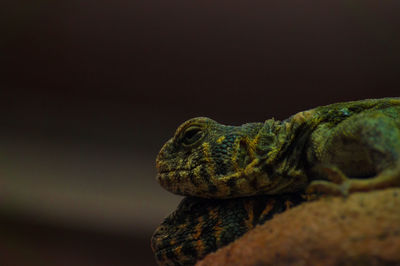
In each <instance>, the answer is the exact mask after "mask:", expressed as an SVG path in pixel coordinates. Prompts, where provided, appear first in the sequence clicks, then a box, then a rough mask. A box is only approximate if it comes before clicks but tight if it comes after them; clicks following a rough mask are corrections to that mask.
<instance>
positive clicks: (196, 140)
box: [156, 117, 276, 198]
mask: <svg viewBox="0 0 400 266" xmlns="http://www.w3.org/2000/svg"><path fill="white" fill-rule="evenodd" d="M268 121H269V123H273V120H268ZM268 129H269V127H268V123H267V122H266V123H248V124H244V125H241V126H226V125H222V124H219V123H217V122H216V121H214V120H212V119H209V118H205V117H198V118H193V119H190V120H188V121H186V122H184V123H183V124H182V125H181V126H179V127H178V129H177V130H176V133H175V135H174V137H173V138H172V139H170V140H169V141H168V142H167V143H166V144H165V145H164V146H163V147H162V149H161V150H160V152H159V154H158V156H157V159H156V166H157V170H158V175H157V180H158V182H159V183H160V184H161V186H163V187H164V188H165V189H167V190H169V191H171V192H173V193H175V194H180V195H186V196H199V197H207V198H232V197H241V196H250V195H255V194H261V193H260V190H261V189H263V188H265V187H268V186H270V185H271V181H270V179H269V177H268V174H267V171H265V169H262V165H261V164H262V162H264V161H265V158H266V155H267V154H268V153H269V151H271V150H273V148H271V147H273V146H274V144H275V142H276V140H275V135H274V134H272V133H271V134H268V132H267V131H268ZM266 132H267V133H266ZM264 191H265V190H264Z"/></svg>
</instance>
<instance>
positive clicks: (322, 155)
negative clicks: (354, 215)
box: [152, 98, 400, 265]
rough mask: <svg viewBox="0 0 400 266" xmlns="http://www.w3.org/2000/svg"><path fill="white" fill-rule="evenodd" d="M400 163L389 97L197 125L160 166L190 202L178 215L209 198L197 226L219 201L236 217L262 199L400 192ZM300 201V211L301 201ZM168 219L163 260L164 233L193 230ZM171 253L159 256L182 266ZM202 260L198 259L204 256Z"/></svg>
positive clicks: (186, 129) (395, 104) (166, 150)
mask: <svg viewBox="0 0 400 266" xmlns="http://www.w3.org/2000/svg"><path fill="white" fill-rule="evenodd" d="M399 160H400V98H383V99H367V100H361V101H352V102H342V103H335V104H331V105H326V106H320V107H316V108H313V109H310V110H307V111H302V112H299V113H297V114H295V115H292V116H291V117H289V118H287V119H285V120H283V121H279V120H275V119H268V120H266V121H264V122H255V123H247V124H243V125H241V126H230V125H222V124H219V123H217V122H216V121H214V120H212V119H210V118H206V117H197V118H193V119H190V120H188V121H186V122H184V123H183V124H182V125H180V126H179V127H178V129H177V130H176V132H175V135H174V136H173V138H172V139H170V140H169V141H167V142H166V143H165V144H164V146H163V147H162V148H161V150H160V152H159V154H158V156H157V158H156V167H157V169H158V175H157V181H158V182H159V183H160V184H161V186H162V187H164V188H165V189H167V190H169V191H170V192H172V193H175V194H179V195H184V196H187V197H188V199H186V200H184V201H183V203H182V204H181V205H180V207H179V208H178V209H177V212H178V213H179V212H183V211H182V210H184V209H185V208H186V207H185V206H186V205H187V204H188V205H190V202H191V201H196V200H195V199H194V198H192V197H200V198H204V199H208V201H201V202H203V203H202V204H200V205H199V206H200V207H202V208H196V209H195V211H192V214H188V219H189V220H190V219H192V221H195V220H197V221H198V219H199V217H202V216H198V215H197V214H196V213H197V212H199V211H200V209H207V210H209V212H210V211H211V210H217V209H218V208H222V207H218V206H221V205H215V206H214V205H209V204H211V202H214V201H215V200H216V201H217V202H220V204H222V203H221V202H224V201H223V200H226V201H227V203H226V204H228V205H227V206H228V207H226V206H225V208H226V209H228V210H235V211H236V210H237V208H236V207H235V206H236V205H240V204H241V203H240V202H242V201H243V199H242V198H243V197H246V198H247V200H248V204H250V205H251V204H256V203H255V202H257V201H258V200H255V199H256V197H258V196H262V197H266V198H265V200H267V201H270V202H282V201H286V200H287V199H286V200H283V198H282V199H281V197H282V196H283V195H285V194H291V195H300V194H304V193H306V194H308V195H311V194H312V193H318V194H325V195H348V194H349V193H352V192H356V191H369V190H374V189H383V188H387V187H391V186H400V174H399V173H400V163H399ZM257 199H258V198H257ZM294 202H295V204H293V205H296V204H299V203H300V202H301V201H300V200H295V201H294ZM229 204H230V205H229ZM275 204H277V203H275ZM210 206H212V207H210ZM229 206H231V207H230V208H229ZM232 206H233V207H232ZM265 206H270V204H266V205H265ZM268 208H270V207H268ZM242 209H243V208H242ZM221 213H224V212H221ZM271 213H272V215H273V214H275V213H279V211H276V212H274V211H272V212H271ZM225 215H226V214H225ZM176 216H179V215H177V214H176V212H175V214H173V217H176ZM270 217H272V216H271V215H270ZM203 219H204V218H203ZM221 219H222V220H225V219H226V218H224V217H222V218H221ZM167 220H168V221H169V222H164V223H163V224H162V225H161V226H160V227H159V228H158V229H157V230H156V232H155V234H154V235H153V238H152V247H153V250H154V251H155V253H156V254H162V252H163V251H162V250H163V249H165V246H168V244H166V245H160V242H161V239H164V238H163V237H160V236H161V235H162V234H159V232H165V231H166V230H165V228H168V226H169V230H172V231H173V232H177V230H178V228H181V227H182V228H184V227H185V226H186V224H187V222H182V220H179V221H178V222H171V221H173V219H172V220H171V219H168V218H167V219H166V221H167ZM264 220H265V219H261V220H260V222H264ZM226 221H229V219H227V220H226ZM228 223H229V222H228ZM257 223H259V221H256V222H255V224H257ZM197 224H202V223H199V222H198V223H197ZM199 226H200V225H199ZM163 228H164V229H163ZM248 229H251V228H250V227H248ZM167 231H168V230H167ZM191 233H193V232H191ZM209 233H210V234H213V233H215V232H213V231H212V230H211V231H210V232H209ZM168 235H173V234H168ZM201 239H202V238H201V237H200V238H199V239H197V240H201ZM174 240H176V239H169V240H168V241H169V243H171V241H172V242H173V241H174ZM197 240H196V241H197ZM180 241H184V240H182V239H180ZM165 243H166V241H164V244H165ZM224 244H226V243H224ZM197 246H201V245H197ZM220 246H222V245H219V246H217V247H216V248H219V247H220ZM174 250H175V251H177V249H174ZM214 250H215V249H214ZM214 250H211V251H214ZM211 251H210V252H211ZM164 253H165V252H164ZM178 253H179V252H178ZM166 254H167V253H165V256H161V255H160V256H159V257H158V258H157V255H156V258H157V260H158V262H159V263H160V264H166V265H168V264H172V265H175V264H178V265H179V264H180V262H181V260H180V258H179V256H177V257H178V259H176V260H169V258H168V256H167V255H166ZM193 254H194V253H193ZM198 254H199V252H197V254H196V255H195V256H193V257H194V258H193V260H197V259H200V258H201V257H202V256H204V255H201V256H199V255H198ZM169 255H171V254H169ZM185 256H186V255H185ZM170 257H171V256H170Z"/></svg>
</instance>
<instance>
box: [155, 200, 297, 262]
mask: <svg viewBox="0 0 400 266" xmlns="http://www.w3.org/2000/svg"><path fill="white" fill-rule="evenodd" d="M302 201H304V199H303V198H302V197H301V196H299V195H279V197H278V196H254V197H248V198H238V199H229V200H218V199H211V200H210V199H202V198H195V197H187V198H184V199H183V200H182V202H181V203H180V204H179V206H178V208H177V210H176V211H174V212H173V213H172V214H171V215H169V216H168V217H167V218H166V219H165V220H164V222H163V223H162V224H161V225H160V226H159V227H158V228H157V230H156V231H155V232H154V234H153V237H152V248H153V250H154V251H155V256H156V259H157V261H158V262H159V263H160V264H163V265H192V264H194V263H195V262H196V261H197V260H199V259H202V258H203V257H204V256H205V255H207V254H208V253H210V252H213V251H216V250H217V249H219V248H221V247H223V246H225V245H227V244H229V243H230V242H232V241H234V240H235V239H237V238H239V237H240V236H242V235H243V234H244V233H246V232H247V231H249V230H251V229H252V228H253V227H254V226H256V225H258V224H262V223H264V222H265V221H267V220H269V219H271V218H272V217H273V215H274V214H277V213H281V212H283V211H285V210H286V209H287V208H289V207H291V206H295V205H298V204H299V203H301V202H302Z"/></svg>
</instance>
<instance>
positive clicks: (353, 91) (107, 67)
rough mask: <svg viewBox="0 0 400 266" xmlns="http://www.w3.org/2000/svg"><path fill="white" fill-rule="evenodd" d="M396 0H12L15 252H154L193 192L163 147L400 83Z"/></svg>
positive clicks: (3, 143) (48, 261) (3, 229)
mask: <svg viewBox="0 0 400 266" xmlns="http://www.w3.org/2000/svg"><path fill="white" fill-rule="evenodd" d="M399 8H400V4H399V2H398V1H396V0H392V1H391V0H388V1H383V2H379V1H372V0H364V1H359V0H350V1H349V0H339V1H338V0H328V1H321V2H318V1H309V0H306V1H293V0H292V1H285V0H283V1H257V0H247V1H237V0H233V1H222V0H216V1H204V0H203V1H199V0H194V1H180V0H170V1H155V0H146V1H136V0H132V1H123V0H114V1H102V0H100V1H91V0H79V1H78V0H68V1H66V0H59V1H50V0H38V1H27V0H26V1H24V0H17V1H15V0H3V1H2V2H1V11H0V12H1V13H2V14H1V15H0V22H1V23H0V29H1V37H0V49H1V51H0V64H1V69H2V70H1V71H0V77H1V79H0V80H1V82H0V84H1V85H0V111H1V112H0V121H1V123H0V264H1V265H6V266H7V265H23V266H25V265H29V266H30V265H45V266H47V265H114V266H119V265H155V261H154V259H153V255H152V252H151V249H150V237H151V234H152V232H153V231H154V229H155V227H156V226H157V225H158V224H159V223H160V222H161V221H162V219H163V217H165V216H166V215H167V214H168V213H170V212H171V211H172V210H173V209H174V208H175V207H176V206H177V204H178V202H179V201H180V199H181V197H178V196H175V195H172V194H170V193H168V192H166V191H164V190H163V189H161V188H160V187H159V185H158V184H157V183H156V181H155V175H156V170H155V163H154V161H155V157H156V154H157V152H158V150H159V149H160V148H161V146H162V145H163V143H164V142H165V141H166V140H167V139H169V138H170V137H171V136H172V135H173V133H174V131H175V129H176V127H177V126H178V125H179V124H180V123H182V122H183V121H185V120H186V119H189V118H191V117H194V116H209V117H212V118H214V119H216V120H217V121H219V122H222V123H226V124H234V125H239V124H242V123H245V122H251V121H263V120H265V119H268V118H271V117H275V118H277V119H284V118H286V117H288V116H289V115H291V114H294V113H296V112H298V111H302V110H305V109H308V108H312V107H315V106H318V105H323V104H329V103H333V102H338V101H347V100H357V99H365V98H378V97H384V96H395V95H397V96H399V91H400V86H399V85H400V75H399V74H400V67H399V62H400V49H399V47H400V32H399V28H400V27H399V26H400V16H399V15H398V14H399V13H398V10H400V9H399Z"/></svg>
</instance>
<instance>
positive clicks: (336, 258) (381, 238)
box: [197, 188, 400, 266]
mask: <svg viewBox="0 0 400 266" xmlns="http://www.w3.org/2000/svg"><path fill="white" fill-rule="evenodd" d="M197 265H198V266H205V265H400V188H392V189H387V190H380V191H373V192H366V193H355V194H352V195H350V196H349V197H348V198H342V197H330V198H323V199H320V200H318V201H314V202H308V203H305V204H302V205H300V206H298V207H295V208H293V209H291V210H288V211H286V212H285V213H282V214H280V215H276V216H275V217H274V218H273V219H272V220H270V221H268V222H267V223H265V224H264V225H262V226H258V227H256V228H255V229H254V230H252V231H250V232H248V233H247V234H245V235H244V236H243V237H242V238H240V239H238V240H237V241H235V242H233V243H232V244H230V245H228V246H226V247H224V248H222V249H220V250H218V251H217V252H215V253H213V254H210V255H208V256H207V257H206V258H205V259H204V260H202V261H200V262H199V263H197Z"/></svg>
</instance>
